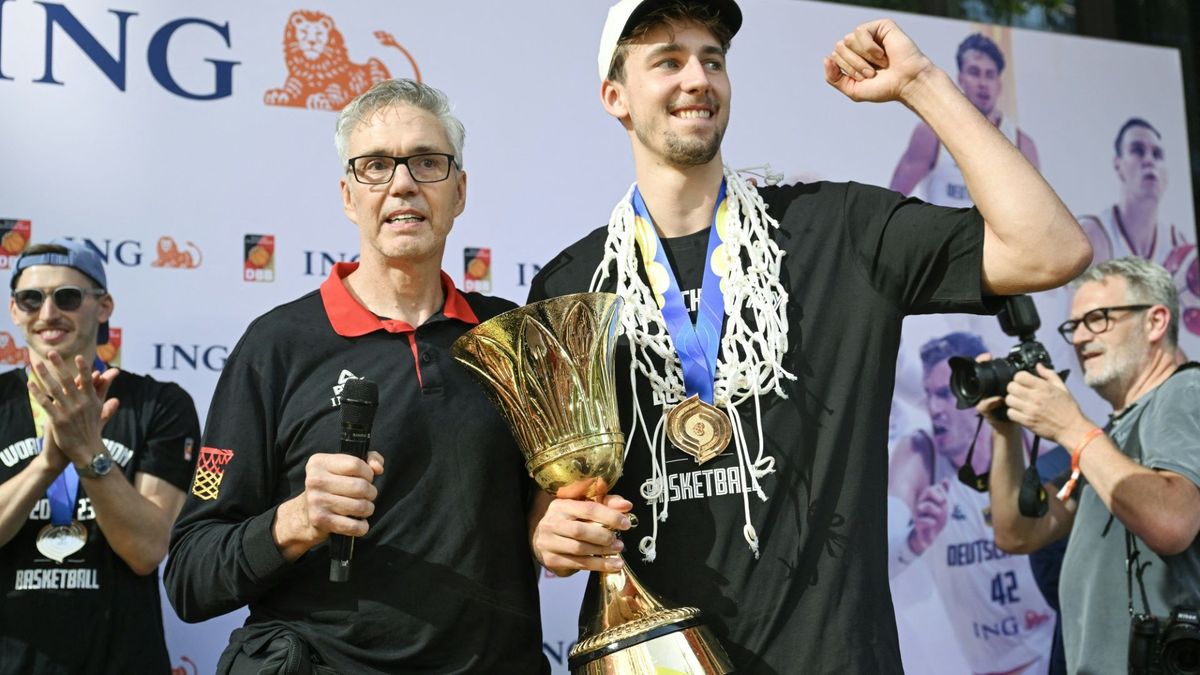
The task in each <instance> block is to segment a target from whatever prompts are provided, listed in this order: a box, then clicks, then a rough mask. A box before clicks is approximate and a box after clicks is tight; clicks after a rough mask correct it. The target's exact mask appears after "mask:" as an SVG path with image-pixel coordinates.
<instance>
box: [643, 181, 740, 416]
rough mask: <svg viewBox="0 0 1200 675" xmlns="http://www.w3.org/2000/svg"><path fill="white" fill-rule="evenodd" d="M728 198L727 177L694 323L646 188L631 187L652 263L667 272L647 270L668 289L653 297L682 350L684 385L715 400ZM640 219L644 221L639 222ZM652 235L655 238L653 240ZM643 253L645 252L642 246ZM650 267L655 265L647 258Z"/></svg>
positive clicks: (689, 392)
mask: <svg viewBox="0 0 1200 675" xmlns="http://www.w3.org/2000/svg"><path fill="white" fill-rule="evenodd" d="M724 203H725V181H724V180H722V181H721V189H720V191H719V192H718V193H717V203H716V204H715V205H714V206H713V222H712V226H711V227H710V228H709V232H708V252H707V253H706V254H705V256H704V281H703V282H702V285H701V286H700V311H698V312H697V313H696V322H695V323H694V324H693V323H692V320H691V316H690V315H689V314H688V311H687V307H685V306H684V304H683V293H682V292H681V291H680V290H679V282H678V280H677V279H676V275H675V271H674V270H672V269H671V263H670V261H669V260H667V254H666V251H665V250H664V249H663V245H662V241H661V240H660V239H659V237H658V232H657V231H656V230H655V229H654V220H653V219H652V218H651V217H650V211H649V209H647V208H646V202H645V201H644V200H643V199H642V193H641V191H640V190H638V189H637V188H636V187H635V188H634V190H633V213H634V216H635V226H636V227H637V228H638V229H639V230H641V234H642V236H641V237H639V239H642V240H643V241H645V242H647V243H650V242H653V244H654V265H657V266H659V267H661V269H662V271H663V272H665V273H666V274H665V275H661V274H659V275H656V274H654V273H653V272H652V271H651V270H649V269H647V272H648V273H649V275H650V279H651V284H652V285H653V284H654V282H655V280H656V277H659V279H662V278H665V280H666V282H667V285H666V288H665V289H663V290H662V291H661V293H660V292H659V289H658V288H654V289H653V290H654V291H655V298H656V299H657V300H658V302H659V310H661V311H662V315H663V321H664V322H665V323H666V325H667V332H668V333H669V334H670V335H671V342H672V343H673V344H674V345H675V351H676V353H677V354H678V355H679V362H680V364H681V365H682V367H683V383H684V389H685V391H686V392H687V395H688V396H693V395H699V396H700V399H701V400H703V401H704V402H705V403H709V404H711V403H712V402H713V379H714V378H715V377H716V374H717V352H718V350H719V349H720V346H721V326H722V324H723V323H724V320H725V295H724V293H723V292H722V291H721V277H720V275H718V274H717V272H716V270H714V269H713V268H714V264H713V261H714V255H715V254H717V252H718V248H720V246H721V244H722V241H721V233H720V230H721V228H723V227H724V224H725V223H724V214H725V212H724V211H723V210H722V208H721V207H722V206H723V205H724ZM639 220H640V222H638V221H639ZM651 237H652V239H651ZM642 255H643V256H645V255H646V252H645V251H643V253H642ZM645 262H646V267H647V268H650V267H651V266H652V265H651V264H650V261H649V260H646V261H645ZM660 285H661V284H660Z"/></svg>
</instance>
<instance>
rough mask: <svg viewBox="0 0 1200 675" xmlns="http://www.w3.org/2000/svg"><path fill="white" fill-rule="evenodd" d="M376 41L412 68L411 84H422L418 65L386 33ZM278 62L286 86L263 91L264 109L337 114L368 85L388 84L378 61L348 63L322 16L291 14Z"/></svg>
mask: <svg viewBox="0 0 1200 675" xmlns="http://www.w3.org/2000/svg"><path fill="white" fill-rule="evenodd" d="M375 38H376V39H377V40H379V42H380V44H382V45H383V46H385V47H395V48H396V49H399V50H400V52H401V53H402V54H404V57H405V58H407V59H408V62H409V63H410V64H411V65H412V69H413V73H414V78H413V79H415V80H416V81H418V82H420V81H421V71H420V70H419V69H418V68H417V62H416V61H415V60H413V57H412V55H411V54H409V53H408V50H407V49H405V48H404V47H401V46H400V44H399V43H398V42H396V39H395V38H393V37H392V36H391V34H390V33H385V32H383V31H375ZM283 56H284V62H285V63H286V64H287V69H288V77H287V81H286V82H284V83H283V86H282V87H280V88H279V89H268V90H267V93H265V94H263V103H266V104H267V105H286V106H292V107H296V108H312V109H314V110H341V109H342V107H343V106H345V105H346V104H347V103H349V102H350V99H352V98H354V97H355V96H358V95H359V94H361V93H362V92H364V91H366V90H367V89H370V88H371V85H373V84H375V83H376V82H382V81H383V80H387V79H389V78H391V73H389V72H388V69H387V66H385V65H383V62H382V61H380V60H379V59H375V58H372V59H370V60H368V61H367V62H366V63H365V64H358V63H352V62H351V61H350V56H349V55H348V54H347V53H346V43H345V41H344V40H343V39H342V33H341V31H339V30H338V29H337V28H336V27H335V26H334V25H333V19H331V18H329V16H328V15H327V14H324V13H322V12H309V11H305V10H298V11H295V12H292V15H291V16H289V17H288V21H287V28H286V29H284V31H283Z"/></svg>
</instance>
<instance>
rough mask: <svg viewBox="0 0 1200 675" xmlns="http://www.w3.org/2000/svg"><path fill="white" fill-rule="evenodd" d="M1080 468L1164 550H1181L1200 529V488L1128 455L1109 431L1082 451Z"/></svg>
mask: <svg viewBox="0 0 1200 675" xmlns="http://www.w3.org/2000/svg"><path fill="white" fill-rule="evenodd" d="M1079 466H1080V469H1081V470H1082V472H1083V475H1084V476H1086V477H1087V479H1088V483H1089V484H1090V485H1091V486H1092V488H1093V489H1094V490H1096V494H1097V496H1099V497H1100V500H1101V501H1102V502H1104V505H1105V506H1106V507H1108V510H1109V511H1110V512H1112V514H1113V515H1114V516H1116V517H1117V519H1118V520H1120V521H1121V523H1122V524H1124V525H1125V527H1127V528H1129V530H1130V531H1131V532H1133V533H1134V534H1135V535H1137V536H1138V537H1140V538H1141V539H1142V540H1143V541H1145V542H1146V545H1147V546H1149V547H1150V548H1151V549H1153V550H1154V551H1155V552H1157V553H1159V554H1163V555H1171V554H1175V553H1179V552H1180V551H1182V550H1183V549H1186V548H1187V547H1188V546H1189V545H1190V544H1191V543H1192V540H1194V539H1195V538H1196V532H1197V529H1198V528H1200V490H1198V489H1197V487H1196V485H1195V484H1193V483H1191V482H1190V481H1189V480H1187V479H1186V478H1183V477H1182V476H1179V475H1177V474H1170V473H1164V472H1159V471H1155V470H1153V469H1148V468H1146V467H1144V466H1142V465H1140V464H1138V463H1136V462H1134V461H1133V460H1131V459H1129V458H1128V457H1126V456H1125V454H1124V453H1122V452H1121V451H1120V450H1119V449H1117V447H1116V446H1115V445H1114V444H1113V443H1112V441H1111V440H1109V438H1108V437H1107V436H1102V437H1099V438H1097V439H1096V440H1095V441H1094V442H1092V443H1091V444H1089V446H1088V447H1087V449H1086V450H1085V451H1084V452H1083V453H1082V454H1081V456H1080V464H1079Z"/></svg>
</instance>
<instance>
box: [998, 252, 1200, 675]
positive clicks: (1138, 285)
mask: <svg viewBox="0 0 1200 675" xmlns="http://www.w3.org/2000/svg"><path fill="white" fill-rule="evenodd" d="M1076 283H1077V284H1078V288H1077V290H1076V293H1075V299H1074V301H1073V303H1072V309H1071V315H1072V316H1071V319H1070V320H1069V321H1067V322H1065V323H1063V324H1062V325H1061V326H1060V327H1059V332H1060V333H1062V334H1063V336H1064V337H1066V338H1067V339H1068V340H1069V341H1070V343H1071V345H1072V346H1073V347H1074V348H1075V352H1076V354H1077V355H1078V356H1079V362H1080V365H1081V367H1082V368H1083V375H1084V381H1085V382H1086V383H1087V385H1088V386H1089V387H1091V388H1092V389H1094V390H1095V391H1096V393H1098V394H1100V396H1101V397H1102V398H1104V400H1106V401H1108V402H1109V403H1110V404H1111V405H1112V407H1113V414H1112V415H1111V417H1110V418H1109V420H1108V423H1107V424H1105V425H1104V426H1103V427H1100V426H1098V425H1096V424H1095V423H1094V422H1092V421H1091V420H1089V419H1088V418H1087V416H1086V415H1085V414H1084V413H1083V412H1082V410H1080V407H1079V405H1078V403H1077V402H1076V401H1075V399H1074V398H1073V397H1072V396H1071V394H1070V392H1069V391H1068V390H1067V388H1066V386H1065V385H1064V384H1063V382H1062V380H1061V379H1060V378H1059V377H1058V375H1056V374H1055V373H1054V372H1053V371H1051V370H1050V369H1048V368H1045V367H1044V366H1041V365H1039V366H1038V374H1037V375H1036V376H1035V375H1033V374H1030V373H1018V374H1017V376H1016V377H1015V378H1014V379H1013V382H1012V383H1011V384H1010V385H1009V387H1008V392H1007V396H1005V397H1004V399H1003V402H1004V403H1005V404H1007V406H1008V418H1009V420H1011V422H1007V421H1001V420H998V419H996V418H995V417H992V416H990V412H991V411H992V410H993V409H994V408H995V407H996V405H997V404H999V403H1000V401H1001V399H1000V398H999V397H996V398H993V399H989V400H987V401H983V402H982V403H981V404H980V405H979V409H980V412H981V413H983V414H985V415H988V419H989V421H990V422H991V424H992V426H993V427H994V439H993V446H992V458H993V464H992V472H991V504H992V520H993V526H994V528H995V532H996V543H997V544H998V545H999V546H1000V547H1001V548H1003V549H1005V550H1007V551H1010V552H1013V553H1028V552H1031V551H1034V550H1037V549H1039V548H1042V547H1044V546H1046V545H1048V544H1049V543H1051V542H1053V541H1056V540H1058V539H1061V538H1062V537H1064V536H1066V535H1067V534H1068V533H1070V535H1071V539H1070V542H1069V543H1068V545H1067V553H1066V557H1065V558H1064V560H1063V574H1062V577H1061V579H1060V582H1059V596H1060V603H1061V607H1062V622H1063V624H1062V625H1063V640H1064V644H1065V647H1066V654H1067V668H1068V671H1069V672H1072V673H1125V672H1126V668H1127V667H1129V668H1130V670H1129V671H1128V672H1148V671H1146V670H1144V668H1145V666H1147V665H1149V664H1150V662H1151V661H1152V660H1154V659H1157V658H1158V657H1159V656H1160V655H1161V650H1160V649H1159V647H1160V646H1161V643H1160V641H1159V640H1158V639H1157V637H1161V636H1156V635H1155V632H1154V630H1153V628H1154V625H1155V624H1154V622H1153V621H1139V622H1138V625H1139V626H1140V629H1141V632H1138V633H1137V634H1136V640H1133V641H1131V638H1130V635H1131V630H1130V629H1131V623H1130V622H1131V619H1130V615H1131V614H1135V613H1136V614H1147V615H1152V616H1155V617H1159V619H1160V621H1159V622H1158V626H1159V628H1160V629H1161V628H1163V627H1164V626H1165V622H1166V621H1168V620H1169V617H1172V615H1173V614H1174V613H1175V612H1176V610H1184V613H1183V614H1181V615H1180V616H1183V617H1186V616H1188V615H1187V613H1186V610H1187V609H1188V608H1190V609H1191V610H1192V614H1191V620H1190V621H1191V625H1192V629H1191V631H1192V632H1191V634H1192V635H1193V636H1194V635H1195V634H1196V629H1197V626H1196V623H1197V622H1196V617H1195V614H1194V610H1195V608H1196V607H1197V606H1198V605H1200V540H1198V539H1197V534H1198V533H1200V369H1198V368H1197V367H1196V366H1197V364H1195V363H1186V364H1183V365H1178V364H1177V361H1178V358H1177V356H1178V349H1179V347H1178V342H1177V341H1178V337H1179V296H1178V291H1177V290H1176V288H1175V285H1174V283H1173V281H1172V279H1171V275H1170V274H1169V273H1168V272H1167V270H1166V269H1164V268H1163V267H1162V266H1160V265H1158V264H1156V263H1153V262H1150V261H1147V260H1144V259H1142V258H1138V257H1134V256H1130V257H1126V258H1118V259H1113V260H1108V261H1105V262H1102V263H1100V264H1099V265H1096V266H1094V267H1092V268H1090V269H1089V270H1088V271H1086V272H1085V273H1084V274H1083V275H1082V276H1081V277H1080V278H1079V280H1077V282H1076ZM1017 425H1020V426H1023V427H1026V428H1028V429H1029V430H1031V431H1033V432H1034V433H1036V434H1038V435H1039V436H1042V437H1043V438H1047V439H1050V440H1052V441H1055V442H1057V443H1059V444H1060V445H1062V446H1063V447H1064V448H1069V449H1071V451H1072V457H1071V469H1072V470H1071V474H1070V476H1069V478H1068V480H1067V481H1066V482H1065V484H1064V485H1063V488H1062V490H1061V491H1059V493H1058V498H1057V499H1054V498H1052V499H1050V509H1049V513H1048V514H1047V515H1046V516H1044V517H1042V518H1027V517H1025V516H1022V515H1020V513H1019V512H1018V509H1017V495H1018V493H1019V490H1020V484H1021V474H1022V472H1023V471H1024V469H1025V467H1024V460H1023V453H1022V451H1021V438H1020V431H1019V428H1018V426H1017ZM1185 623H1186V621H1185ZM1184 627H1185V628H1186V627H1187V626H1184ZM1186 644H1189V645H1190V647H1187V646H1186V645H1185V649H1190V657H1188V655H1187V654H1184V653H1182V652H1180V653H1178V654H1176V656H1177V657H1184V658H1185V660H1186V658H1191V659H1192V662H1191V663H1192V667H1194V666H1195V659H1196V657H1197V653H1198V652H1197V649H1196V642H1195V637H1193V638H1192V640H1191V642H1189V643H1186ZM1166 658H1168V659H1169V658H1171V655H1170V654H1169V653H1168V654H1167V655H1166ZM1127 664H1128V666H1127ZM1138 668H1141V669H1138ZM1149 672H1153V671H1149ZM1163 672H1186V671H1183V670H1178V671H1171V670H1166V671H1163Z"/></svg>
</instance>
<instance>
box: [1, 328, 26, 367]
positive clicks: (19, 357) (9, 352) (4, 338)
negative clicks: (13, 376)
mask: <svg viewBox="0 0 1200 675" xmlns="http://www.w3.org/2000/svg"><path fill="white" fill-rule="evenodd" d="M28 359H29V350H28V349H26V348H25V347H21V346H18V345H17V340H16V338H14V337H13V336H12V335H11V334H10V333H9V332H8V331H0V364H4V365H6V366H23V365H25V362H26V361H27V360H28Z"/></svg>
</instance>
